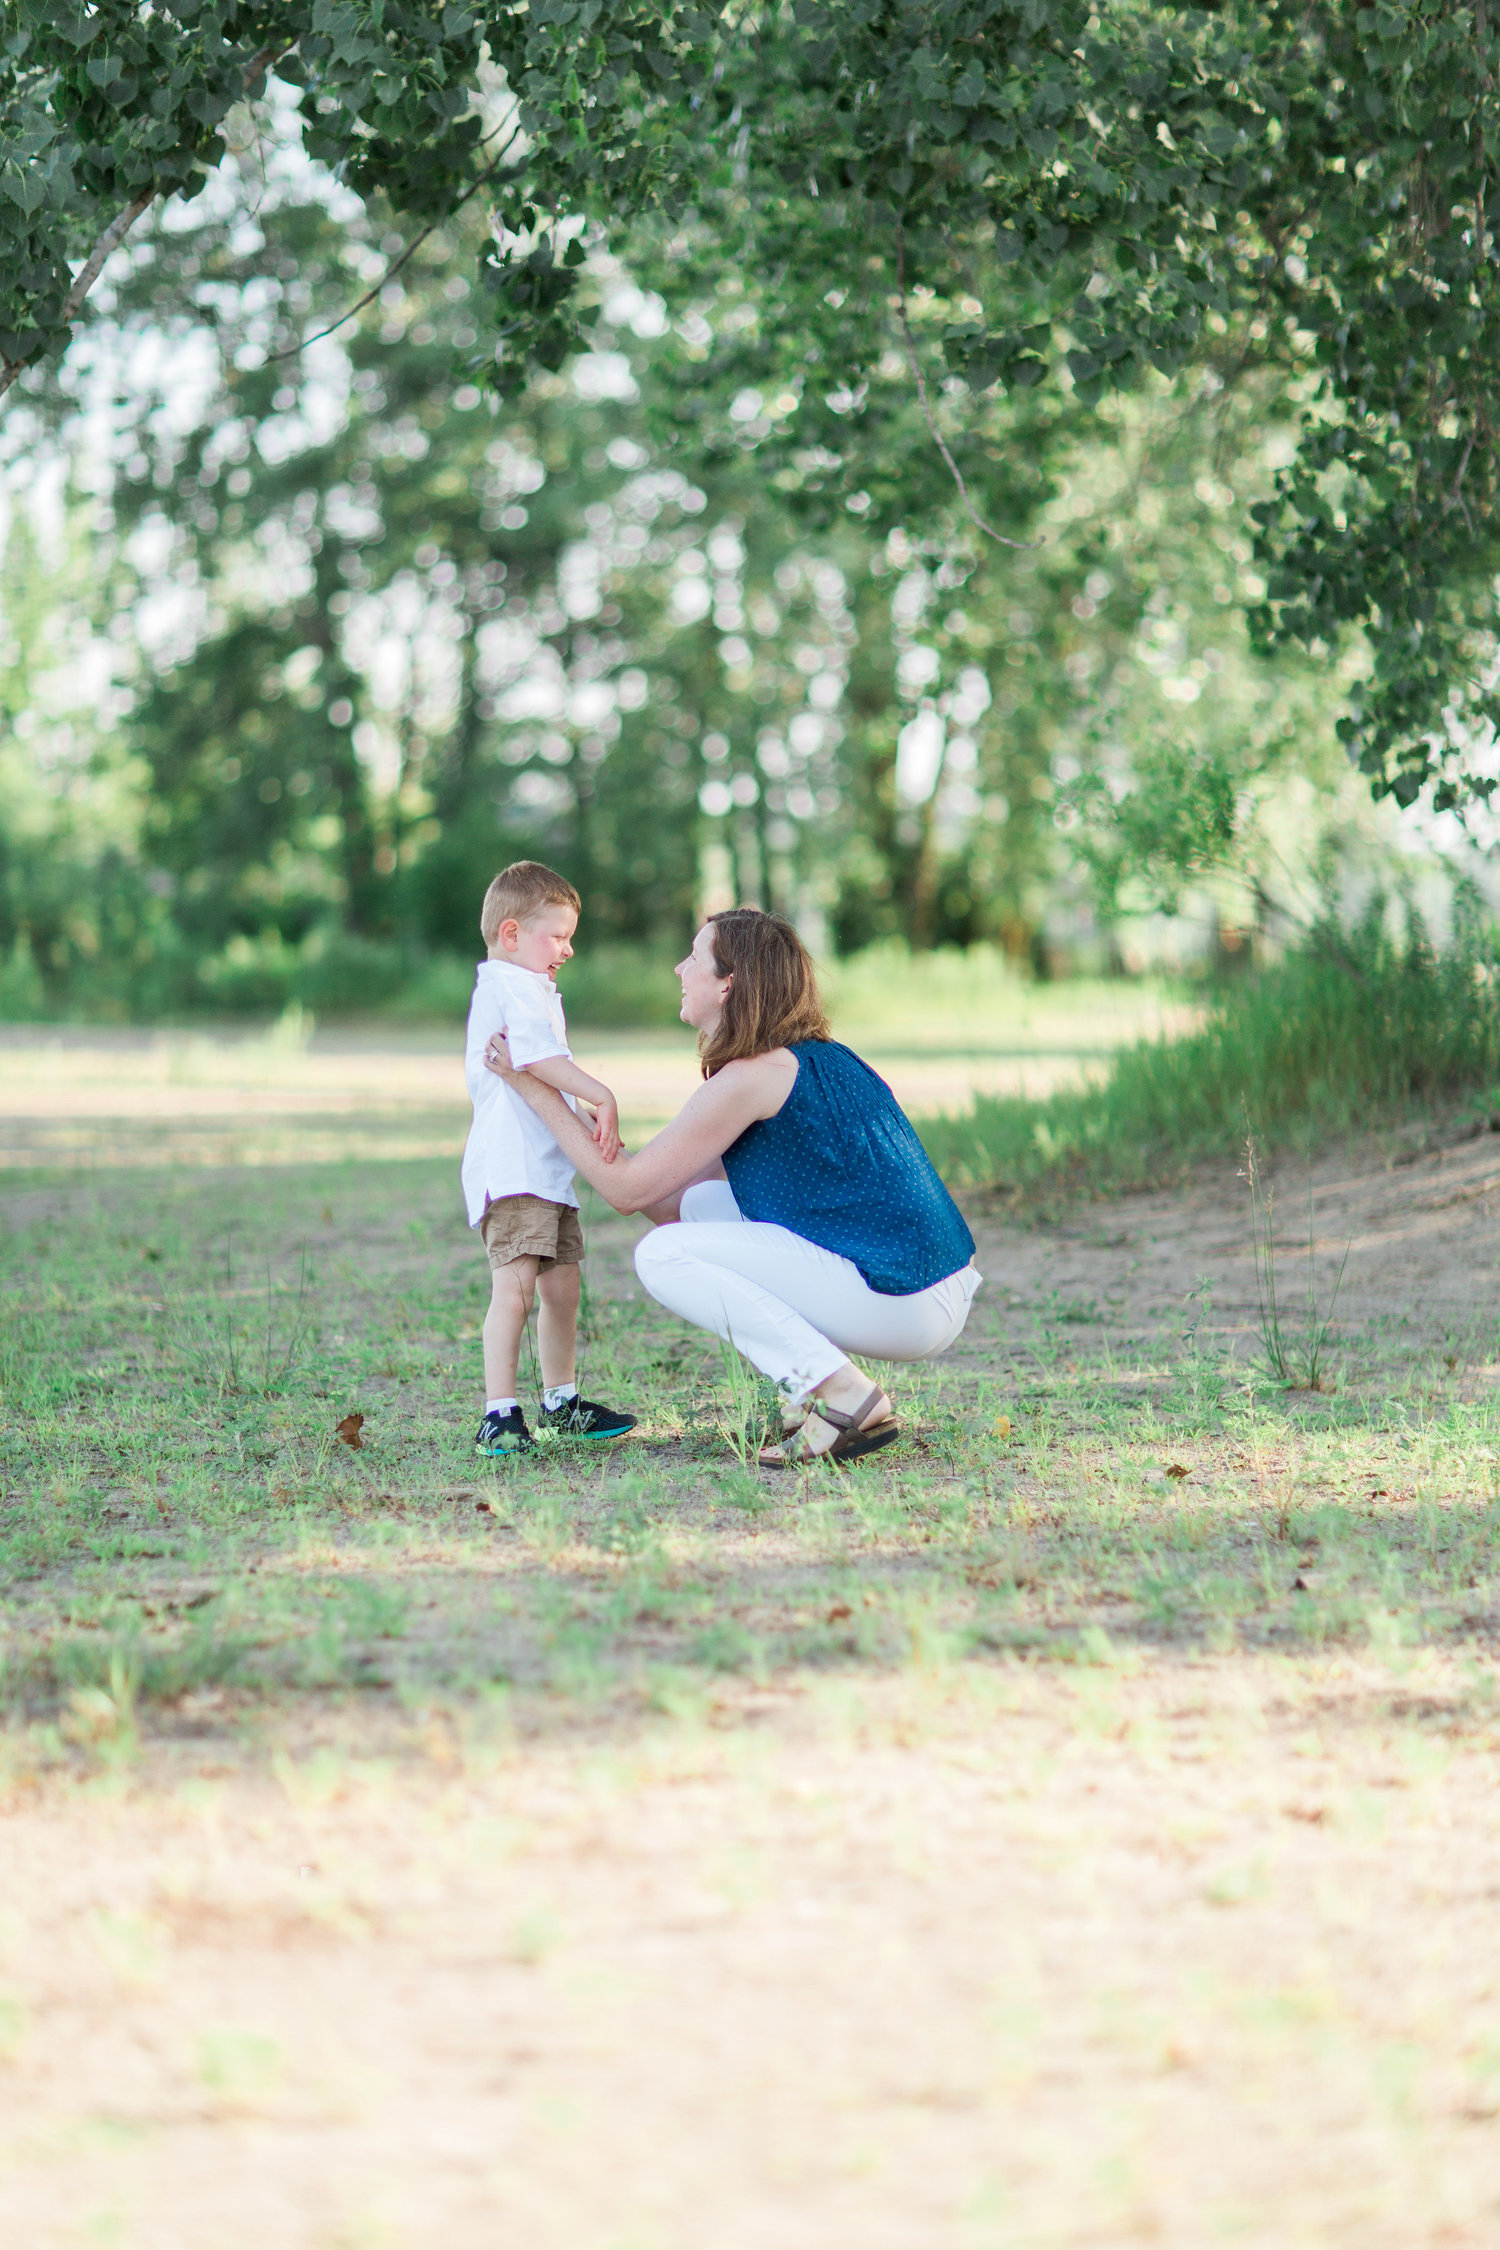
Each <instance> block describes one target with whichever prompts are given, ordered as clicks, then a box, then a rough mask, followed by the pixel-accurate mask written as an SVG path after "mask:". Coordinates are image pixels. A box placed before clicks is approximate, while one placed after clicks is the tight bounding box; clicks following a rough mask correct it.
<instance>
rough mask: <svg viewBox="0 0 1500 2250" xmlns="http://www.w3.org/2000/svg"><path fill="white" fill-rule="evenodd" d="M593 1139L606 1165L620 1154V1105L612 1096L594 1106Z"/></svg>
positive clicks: (611, 1162)
mask: <svg viewBox="0 0 1500 2250" xmlns="http://www.w3.org/2000/svg"><path fill="white" fill-rule="evenodd" d="M594 1139H595V1140H596V1141H597V1143H598V1145H599V1154H600V1155H601V1156H602V1157H603V1159H604V1161H605V1163H606V1164H613V1162H614V1160H615V1158H616V1157H617V1156H618V1155H619V1153H620V1105H619V1103H618V1102H617V1101H616V1100H615V1098H614V1096H613V1094H611V1095H609V1096H608V1098H607V1099H606V1100H604V1101H602V1102H595V1104H594Z"/></svg>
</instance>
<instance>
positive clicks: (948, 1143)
mask: <svg viewBox="0 0 1500 2250" xmlns="http://www.w3.org/2000/svg"><path fill="white" fill-rule="evenodd" d="M1497 1081H1500V963H1497V958H1496V954H1495V948H1494V944H1493V941H1492V939H1491V937H1490V935H1489V934H1488V933H1487V932H1486V931H1485V930H1484V929H1483V928H1482V927H1481V926H1480V924H1479V921H1478V918H1477V915H1476V914H1475V913H1474V912H1472V911H1468V912H1465V913H1463V914H1461V915H1460V917H1459V919H1458V924H1457V928H1456V931H1455V935H1454V939H1453V942H1452V944H1451V946H1450V947H1449V948H1448V950H1447V951H1445V952H1441V953H1439V952H1436V951H1434V949H1433V947H1432V946H1431V944H1430V943H1429V942H1428V940H1427V939H1426V937H1425V936H1424V935H1423V934H1422V933H1421V931H1420V929H1418V928H1417V927H1416V926H1415V925H1413V927H1412V928H1411V929H1410V930H1409V931H1408V933H1407V935H1406V937H1405V938H1404V939H1402V938H1398V937H1395V936H1393V935H1392V934H1391V933H1390V932H1389V931H1388V929H1387V928H1386V926H1385V921H1384V902H1383V901H1379V900H1377V901H1376V902H1375V903H1374V904H1373V905H1372V907H1371V909H1370V911H1369V913H1368V914H1367V915H1366V917H1365V919H1364V920H1363V922H1362V923H1361V924H1360V926H1359V927H1358V928H1357V929H1355V930H1353V931H1344V930H1342V929H1340V928H1339V927H1337V926H1336V925H1335V924H1332V923H1330V924H1327V925H1324V926H1323V927H1321V928H1320V929H1318V930H1316V931H1314V932H1313V934H1312V936H1311V937H1310V938H1309V940H1308V941H1307V943H1306V945H1305V946H1304V947H1303V948H1302V949H1301V950H1299V951H1297V952H1294V953H1291V954H1288V955H1287V956H1286V958H1285V959H1283V960H1282V961H1280V962H1278V963H1276V964H1275V965H1274V966H1272V967H1269V968H1266V969H1264V970H1262V971H1260V972H1259V973H1258V974H1256V975H1254V976H1250V977H1246V978H1243V979H1240V980H1238V981H1236V982H1234V983H1231V984H1229V985H1227V986H1226V987H1225V988H1224V989H1223V990H1222V991H1221V992H1220V993H1219V994H1218V996H1217V998H1216V999H1215V1002H1214V1005H1213V1007H1212V1008H1211V1010H1210V1013H1209V1017H1208V1020H1207V1022H1206V1023H1205V1024H1204V1025H1203V1026H1202V1027H1201V1029H1199V1030H1197V1031H1193V1032H1189V1033H1187V1034H1186V1035H1185V1036H1183V1037H1182V1038H1179V1039H1174V1040H1150V1041H1142V1042H1140V1043H1139V1044H1137V1045H1135V1046H1133V1047H1129V1048H1126V1049H1124V1050H1122V1051H1121V1052H1120V1053H1119V1054H1118V1055H1117V1056H1116V1058H1115V1059H1114V1061H1113V1062H1112V1064H1111V1065H1110V1068H1109V1072H1108V1075H1107V1076H1106V1077H1105V1079H1104V1080H1103V1081H1102V1082H1101V1083H1100V1084H1098V1085H1097V1086H1091V1087H1086V1088H1083V1089H1081V1090H1075V1091H1068V1092H1063V1093H1058V1094H1054V1095H1052V1096H1050V1097H1049V1098H1048V1099H1046V1100H1043V1101H1025V1100H1021V1099H1010V1098H1002V1097H998V1096H991V1095H980V1096H978V1097H977V1098H976V1099H975V1101H974V1104H973V1106H972V1108H971V1109H969V1110H968V1111H967V1112H966V1113H965V1114H964V1115H962V1116H960V1117H951V1118H934V1119H929V1120H926V1121H924V1123H923V1125H922V1127H921V1131H922V1138H923V1140H924V1142H925V1143H926V1146H927V1148H928V1150H929V1151H930V1153H931V1155H932V1156H933V1159H934V1161H935V1162H936V1163H937V1164H938V1166H939V1168H940V1169H941V1170H942V1172H943V1173H944V1176H945V1177H946V1178H948V1179H950V1180H953V1181H954V1182H956V1183H958V1184H961V1185H967V1186H971V1187H994V1186H1002V1187H1008V1188H1011V1189H1026V1188H1037V1187H1045V1188H1047V1189H1049V1190H1050V1191H1052V1192H1053V1193H1059V1192H1066V1191H1070V1190H1078V1189H1082V1188H1088V1189H1096V1190H1102V1189H1108V1188H1115V1189H1118V1188H1127V1187H1137V1186H1143V1185H1147V1184H1149V1183H1151V1182H1153V1181H1156V1180H1159V1179H1162V1178H1164V1177H1169V1176H1172V1175H1173V1174H1174V1173H1176V1172H1179V1171H1180V1170H1181V1169H1182V1167H1183V1166H1184V1165H1185V1164H1187V1163H1189V1162H1191V1161H1192V1160H1193V1159H1195V1158H1197V1157H1200V1156H1203V1155H1205V1154H1209V1153H1213V1154H1217V1153H1219V1152H1221V1151H1222V1150H1223V1149H1224V1148H1226V1147H1233V1146H1235V1145H1236V1144H1238V1143H1241V1142H1243V1141H1244V1139H1245V1136H1246V1133H1247V1131H1251V1132H1254V1133H1256V1134H1259V1135H1261V1136H1262V1137H1263V1138H1265V1139H1268V1140H1271V1141H1277V1140H1282V1141H1284V1140H1286V1139H1287V1138H1289V1137H1292V1136H1294V1135H1295V1134H1297V1133H1299V1132H1304V1131H1316V1132H1318V1133H1320V1134H1328V1133H1338V1132H1343V1131H1347V1130H1351V1129H1355V1128H1361V1127H1364V1126H1366V1125H1368V1124H1369V1122H1370V1121H1371V1118H1372V1116H1373V1115H1379V1114H1385V1115H1387V1116H1392V1117H1401V1116H1403V1115H1407V1114H1409V1113H1410V1112H1411V1110H1412V1108H1413V1105H1415V1104H1421V1103H1430V1102H1432V1101H1435V1100H1442V1099H1446V1098H1449V1097H1452V1096H1454V1095H1459V1094H1464V1093H1471V1092H1481V1091H1484V1090H1487V1089H1492V1088H1494V1087H1495V1086H1496V1084H1497ZM1485 1106H1486V1107H1488V1103H1486V1104H1485Z"/></svg>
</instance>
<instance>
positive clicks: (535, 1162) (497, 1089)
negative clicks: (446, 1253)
mask: <svg viewBox="0 0 1500 2250" xmlns="http://www.w3.org/2000/svg"><path fill="white" fill-rule="evenodd" d="M497 1031H503V1032H504V1033H505V1035H506V1038H507V1040H508V1041H509V1043H510V1059H511V1061H512V1062H513V1063H515V1064H517V1065H518V1066H520V1067H521V1068H524V1067H525V1066H526V1065H527V1064H528V1063H536V1062H548V1061H550V1060H551V1059H552V1058H553V1057H554V1056H557V1055H568V1056H569V1057H570V1059H571V1050H570V1048H569V1046H568V1026H567V1023H566V1020H565V1019H564V1016H563V1006H562V1001H561V999H560V998H559V997H558V991H557V986H556V985H555V984H554V983H553V982H552V979H551V978H550V977H545V976H542V975H540V974H539V973H538V972H537V971H536V970H535V969H521V968H518V967H517V966H516V964H515V963H514V962H513V961H481V962H480V964H479V969H478V972H477V974H476V976H475V979H474V997H473V999H472V1000H471V1001H470V1002H469V1029H468V1035H467V1037H466V1039H465V1042H464V1076H465V1078H466V1079H467V1080H468V1083H469V1099H470V1101H471V1102H472V1103H473V1104H474V1122H473V1124H472V1125H471V1126H470V1127H469V1138H468V1140H467V1142H466V1143H465V1145H464V1161H463V1171H462V1173H461V1175H460V1177H461V1178H462V1180H463V1190H464V1202H465V1204H466V1205H467V1207H468V1213H469V1224H470V1226H471V1227H477V1226H478V1224H479V1222H480V1220H481V1219H482V1218H483V1217H484V1207H485V1203H486V1202H487V1201H488V1202H494V1201H496V1200H497V1199H498V1198H499V1197H500V1196H502V1195H541V1196H545V1197H546V1199H547V1201H548V1202H549V1203H569V1204H571V1205H572V1206H573V1208H574V1210H576V1209H577V1208H578V1196H577V1193H576V1191H575V1189H574V1186H573V1167H572V1165H571V1163H570V1162H569V1161H568V1159H567V1157H566V1156H564V1154H563V1152H562V1150H561V1149H560V1148H559V1147H558V1145H557V1143H556V1141H555V1140H554V1139H553V1138H552V1135H551V1134H550V1133H549V1132H548V1130H547V1128H546V1126H545V1125H544V1124H543V1123H542V1121H541V1119H540V1118H539V1117H538V1116H537V1114H536V1112H535V1110H533V1109H531V1108H529V1107H528V1106H527V1104H526V1103H525V1102H523V1101H522V1099H521V1097H520V1095H519V1094H513V1093H512V1092H511V1090H510V1088H509V1087H508V1086H507V1085H506V1083H505V1081H504V1079H503V1078H497V1077H496V1075H495V1073H494V1071H492V1070H486V1069H485V1067H484V1051H485V1049H486V1047H488V1045H489V1043H490V1041H491V1039H492V1038H493V1037H494V1035H495V1033H496V1032H497ZM563 1100H564V1101H565V1102H567V1104H568V1106H569V1108H570V1109H576V1107H577V1104H576V1103H575V1102H574V1101H573V1099H572V1096H571V1095H569V1094H564V1096H563Z"/></svg>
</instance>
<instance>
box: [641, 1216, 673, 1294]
mask: <svg viewBox="0 0 1500 2250" xmlns="http://www.w3.org/2000/svg"><path fill="white" fill-rule="evenodd" d="M681 1232H682V1229H681V1227H680V1226H677V1225H672V1226H665V1227H653V1228H652V1229H651V1231H650V1233H649V1234H643V1235H642V1236H641V1239H640V1241H639V1242H638V1243H637V1244H636V1246H635V1271H636V1278H637V1279H638V1280H639V1282H640V1284H641V1286H642V1288H643V1289H651V1290H652V1294H653V1295H654V1294H655V1291H654V1289H653V1288H652V1284H653V1282H654V1281H655V1280H656V1278H657V1277H658V1276H659V1275H660V1274H661V1273H663V1272H664V1271H665V1269H666V1268H667V1266H669V1265H670V1264H671V1263H672V1257H673V1249H674V1245H673V1243H672V1242H671V1240H670V1239H669V1238H670V1237H671V1236H673V1235H680V1234H681Z"/></svg>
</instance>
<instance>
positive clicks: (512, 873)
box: [479, 859, 583, 946]
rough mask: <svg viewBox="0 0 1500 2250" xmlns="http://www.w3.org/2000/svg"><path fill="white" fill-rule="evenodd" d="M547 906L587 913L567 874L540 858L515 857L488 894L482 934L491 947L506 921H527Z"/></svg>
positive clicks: (482, 918)
mask: <svg viewBox="0 0 1500 2250" xmlns="http://www.w3.org/2000/svg"><path fill="white" fill-rule="evenodd" d="M544 906H571V907H572V909H573V912H574V913H575V914H581V913H582V912H583V900H582V899H581V898H580V897H579V896H578V893H577V892H576V891H575V890H574V888H573V886H572V884H571V883H570V882H569V881H568V879H567V877H566V876H565V875H558V874H556V873H554V871H553V870H552V868H550V867H544V866H543V865H542V863H541V861H540V860H539V859H517V860H513V861H512V862H511V864H510V866H509V867H502V868H501V870H500V872H499V874H498V875H497V876H496V877H495V880H494V881H493V883H491V885H490V887H489V889H488V890H487V891H486V892H485V894H484V904H483V906H482V907H481V908H480V910H479V934H480V936H481V937H482V938H483V939H484V942H485V944H486V945H487V946H490V945H493V944H494V942H495V940H496V938H498V936H499V935H500V925H501V923H502V922H524V921H525V920H526V918H527V916H528V915H530V914H535V913H537V912H539V910H540V909H541V908H542V907H544Z"/></svg>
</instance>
